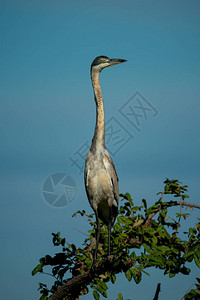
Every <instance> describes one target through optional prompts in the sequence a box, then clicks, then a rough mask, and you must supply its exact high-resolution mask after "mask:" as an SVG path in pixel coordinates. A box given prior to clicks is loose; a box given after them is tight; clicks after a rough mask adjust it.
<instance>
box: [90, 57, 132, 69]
mask: <svg viewBox="0 0 200 300" xmlns="http://www.w3.org/2000/svg"><path fill="white" fill-rule="evenodd" d="M125 61H127V60H126V59H118V58H108V57H107V56H97V57H96V58H95V59H94V60H93V62H92V64H91V72H92V71H94V72H95V71H96V72H99V73H100V72H101V71H102V70H103V69H105V68H107V67H111V66H114V65H116V64H121V63H123V62H125Z"/></svg>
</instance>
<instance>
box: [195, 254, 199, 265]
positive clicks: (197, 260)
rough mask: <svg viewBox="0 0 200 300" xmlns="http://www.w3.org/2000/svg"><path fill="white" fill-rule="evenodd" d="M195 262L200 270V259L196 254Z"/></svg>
mask: <svg viewBox="0 0 200 300" xmlns="http://www.w3.org/2000/svg"><path fill="white" fill-rule="evenodd" d="M194 261H195V263H196V265H197V267H198V268H200V260H199V259H198V257H197V255H196V254H194Z"/></svg>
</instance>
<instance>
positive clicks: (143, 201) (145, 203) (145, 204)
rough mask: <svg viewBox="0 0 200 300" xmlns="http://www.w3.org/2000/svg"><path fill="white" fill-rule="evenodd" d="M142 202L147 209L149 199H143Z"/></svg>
mask: <svg viewBox="0 0 200 300" xmlns="http://www.w3.org/2000/svg"><path fill="white" fill-rule="evenodd" d="M142 203H143V204H144V208H145V209H147V201H146V200H145V199H142Z"/></svg>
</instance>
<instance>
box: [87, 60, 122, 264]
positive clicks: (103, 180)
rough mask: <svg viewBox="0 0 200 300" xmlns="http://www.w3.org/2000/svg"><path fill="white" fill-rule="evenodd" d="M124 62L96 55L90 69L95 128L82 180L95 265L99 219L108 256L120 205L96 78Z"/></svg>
mask: <svg viewBox="0 0 200 300" xmlns="http://www.w3.org/2000/svg"><path fill="white" fill-rule="evenodd" d="M126 61H127V60H125V59H116V58H112V59H111V58H108V57H107V56H97V57H96V58H95V59H94V60H93V62H92V64H91V69H90V75H91V81H92V86H93V91H94V100H95V103H96V125H95V131H94V136H93V139H92V143H91V147H90V150H89V151H88V154H87V157H86V162H85V172H84V180H85V189H86V194H87V197H88V200H89V203H90V205H91V207H92V209H93V210H94V213H95V216H96V225H97V230H96V248H95V252H94V262H96V258H97V251H98V244H99V238H100V223H99V219H101V220H102V221H103V223H104V224H106V226H107V228H108V255H109V256H110V235H111V227H112V226H113V225H114V222H115V219H116V217H117V214H118V205H119V187H118V181H119V178H118V175H117V171H116V169H115V165H114V163H113V161H112V158H111V157H110V154H109V152H108V150H107V149H106V145H105V121H104V105H103V98H102V93H101V87H100V81H99V75H100V72H101V71H102V70H103V69H105V68H107V67H110V66H114V65H116V64H120V63H123V62H126Z"/></svg>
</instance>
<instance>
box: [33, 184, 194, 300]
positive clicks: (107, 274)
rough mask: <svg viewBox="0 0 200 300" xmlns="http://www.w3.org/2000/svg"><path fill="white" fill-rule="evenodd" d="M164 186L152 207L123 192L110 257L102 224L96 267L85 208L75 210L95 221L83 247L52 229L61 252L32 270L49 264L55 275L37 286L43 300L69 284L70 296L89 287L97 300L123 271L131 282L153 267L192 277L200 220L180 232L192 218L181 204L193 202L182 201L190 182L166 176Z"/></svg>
mask: <svg viewBox="0 0 200 300" xmlns="http://www.w3.org/2000/svg"><path fill="white" fill-rule="evenodd" d="M164 184H165V186H164V190H163V191H162V192H159V193H158V194H157V195H160V198H159V199H158V200H157V201H156V202H155V204H154V205H153V206H151V207H147V202H146V200H145V199H143V200H142V203H141V205H140V206H135V205H134V203H133V200H132V198H131V196H130V194H129V193H126V194H121V195H120V196H121V197H122V200H123V205H122V206H121V207H120V208H119V214H118V216H117V220H116V223H115V225H114V226H113V229H112V237H111V251H112V253H111V256H110V257H108V234H107V228H106V226H105V225H104V224H103V223H101V237H100V244H99V248H98V256H97V262H96V264H95V265H93V253H94V248H95V222H94V216H93V214H91V215H87V214H86V213H85V211H77V212H76V213H75V214H74V216H77V215H80V216H84V217H86V218H87V220H88V222H89V224H90V225H91V229H90V230H89V232H88V233H89V236H88V238H86V239H85V241H84V242H83V247H82V248H80V247H78V248H77V247H76V246H75V245H74V244H69V243H68V242H67V241H66V240H65V238H62V237H61V236H60V233H59V232H58V233H57V234H55V233H52V236H53V244H54V246H55V247H59V248H60V247H61V252H59V253H56V254H55V255H54V256H53V257H52V256H50V255H46V256H44V257H42V258H41V259H40V262H39V264H38V265H37V266H36V267H35V268H34V270H33V271H32V275H35V274H36V273H44V268H45V270H46V268H49V267H50V269H51V275H52V276H53V277H54V278H55V282H54V284H53V286H52V287H51V288H48V287H47V286H46V285H45V284H42V283H40V284H39V290H40V293H41V295H42V296H41V298H40V299H42V300H45V299H47V298H48V295H49V294H54V293H55V292H56V290H57V289H58V288H59V287H62V286H64V285H66V284H68V285H69V289H68V290H67V288H66V289H65V297H67V299H75V297H76V296H78V295H84V294H87V293H88V288H89V287H91V288H92V289H93V296H94V299H96V300H98V299H100V294H101V295H102V296H104V297H105V298H107V290H108V287H107V283H108V282H109V281H111V282H112V283H113V284H114V283H115V281H116V275H117V274H118V273H120V272H124V274H125V276H126V278H127V280H128V281H131V280H134V281H135V283H136V284H139V283H140V281H141V280H142V274H143V273H144V274H147V275H149V274H148V273H147V269H148V268H150V267H155V268H159V269H162V270H163V271H164V274H166V275H168V276H169V277H170V278H171V277H174V276H175V275H177V274H178V273H182V274H185V275H188V274H189V273H190V268H189V263H191V262H192V261H194V262H195V263H196V265H197V266H198V267H199V268H200V235H199V233H200V223H199V219H198V223H197V224H196V227H194V228H188V231H187V232H181V231H180V223H181V222H184V221H185V220H187V218H188V217H189V214H188V213H185V212H182V209H183V206H187V205H190V204H185V202H184V200H185V199H186V198H188V197H189V196H188V195H186V194H185V192H186V191H187V186H186V185H184V186H181V184H180V182H179V181H178V180H169V179H166V181H165V182H164ZM167 194H168V195H170V196H171V195H173V196H174V197H178V200H179V201H177V199H176V200H173V201H172V200H171V201H165V202H163V198H164V195H167ZM176 205H178V206H179V213H177V214H176V217H175V218H174V219H173V218H170V217H169V215H168V209H169V208H171V207H172V206H176ZM192 206H193V205H190V207H192ZM104 262H106V264H105V263H104ZM76 278H77V279H78V278H79V281H78V280H77V282H76ZM80 278H81V280H82V281H80ZM70 280H71V281H70ZM80 282H81V283H80ZM194 293H196V294H198V293H199V286H198V287H197V289H196V290H191V291H190V293H188V294H187V295H186V296H185V299H197V298H192V297H193V295H195V294H194ZM191 295H192V296H191ZM50 298H51V297H50ZM52 299H59V298H52ZM118 299H123V296H122V295H121V294H119V295H118Z"/></svg>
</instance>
